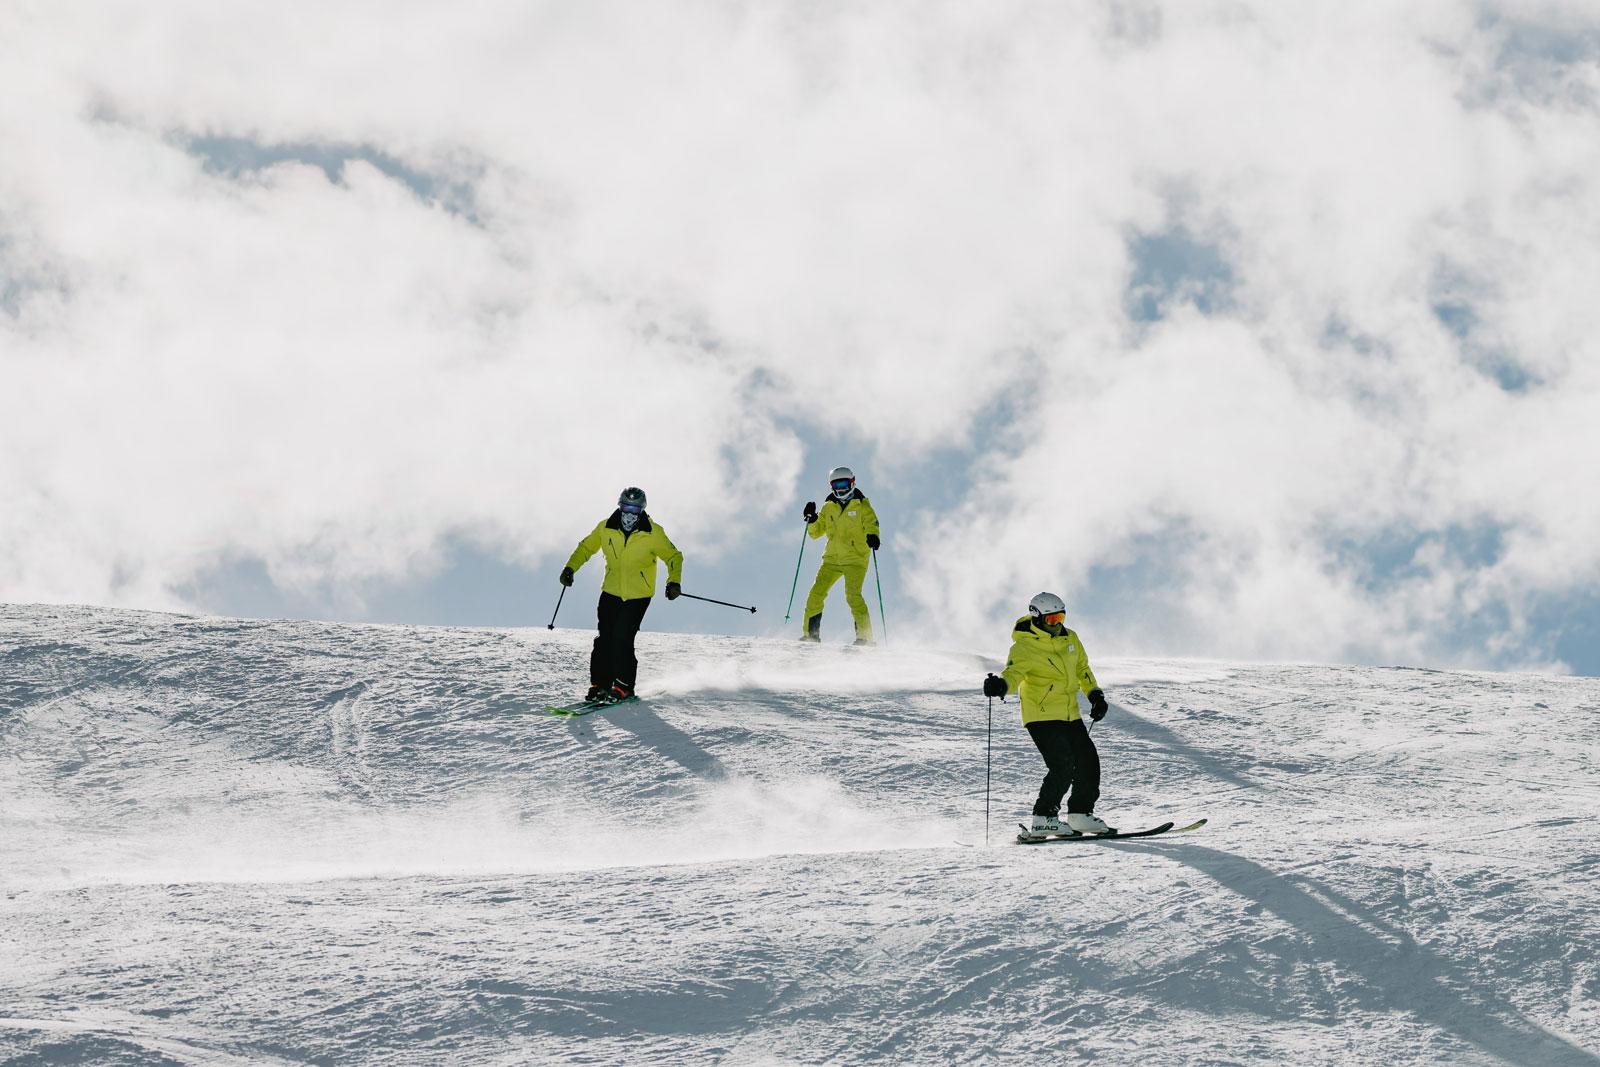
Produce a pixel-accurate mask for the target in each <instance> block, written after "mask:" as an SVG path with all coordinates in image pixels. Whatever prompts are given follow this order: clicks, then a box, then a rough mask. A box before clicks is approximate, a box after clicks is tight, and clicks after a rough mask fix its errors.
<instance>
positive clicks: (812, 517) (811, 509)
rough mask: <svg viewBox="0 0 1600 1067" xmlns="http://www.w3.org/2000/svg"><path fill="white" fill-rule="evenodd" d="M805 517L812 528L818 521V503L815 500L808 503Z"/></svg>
mask: <svg viewBox="0 0 1600 1067" xmlns="http://www.w3.org/2000/svg"><path fill="white" fill-rule="evenodd" d="M805 515H806V525H807V526H810V525H811V524H812V523H814V522H816V521H817V502H816V501H815V500H807V501H806V512H805Z"/></svg>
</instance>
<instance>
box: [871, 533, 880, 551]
mask: <svg viewBox="0 0 1600 1067" xmlns="http://www.w3.org/2000/svg"><path fill="white" fill-rule="evenodd" d="M881 544H883V542H882V541H880V540H878V535H877V534H867V547H868V548H870V549H872V551H874V552H876V551H878V546H879V545H881Z"/></svg>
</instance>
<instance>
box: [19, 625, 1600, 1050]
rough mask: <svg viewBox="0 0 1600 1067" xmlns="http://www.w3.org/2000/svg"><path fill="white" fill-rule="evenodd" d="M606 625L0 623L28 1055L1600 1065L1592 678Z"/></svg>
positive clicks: (1597, 714) (1599, 880) (1598, 750)
mask: <svg viewBox="0 0 1600 1067" xmlns="http://www.w3.org/2000/svg"><path fill="white" fill-rule="evenodd" d="M1004 637H1005V635H1004V634H1000V635H997V639H996V645H995V648H994V649H992V650H990V651H992V652H993V654H994V655H996V656H998V655H1001V654H1003V652H1004V645H1005V641H1004ZM589 641H590V635H589V634H587V633H584V632H581V631H570V630H558V631H555V632H553V633H552V632H549V631H546V630H543V629H540V630H528V631H500V630H466V629H436V628H412V627H381V626H348V625H335V624H325V623H310V622H245V621H232V620H223V619H202V618H187V617H182V616H171V615H154V614H143V613H135V612H121V611H111V610H103V609H88V608H57V607H28V606H22V607H18V606H10V607H0V1062H3V1063H6V1064H30V1063H67V1062H71V1063H80V1062H81V1063H111V1064H171V1063H179V1064H191V1063H192V1064H233V1063H284V1064H301V1063H319V1064H322V1063H326V1064H334V1063H337V1064H389V1063H396V1062H406V1063H485V1064H502V1063H503V1064H514V1063H526V1062H572V1063H622V1062H626V1063H646V1062H659V1063H682V1062H694V1063H729V1064H733V1063H846V1062H859V1061H864V1060H872V1059H883V1060H887V1061H892V1062H911V1063H947V1062H960V1063H968V1062H972V1063H978V1062H995V1061H1002V1062H1003V1061H1015V1062H1038V1063H1045V1062H1048V1063H1066V1062H1075V1061H1079V1060H1085V1061H1086V1060H1094V1061H1097V1062H1105V1063H1138V1064H1149V1063H1237V1062H1252V1061H1260V1062H1272V1063H1278V1062H1294V1063H1373V1064H1378V1063H1383V1064H1389V1063H1465V1064H1474V1063H1483V1064H1489V1063H1513V1064H1541V1065H1542V1064H1600V1055H1597V1051H1600V944H1597V930H1600V920H1597V918H1596V917H1597V915H1600V843H1597V842H1600V836H1597V834H1596V832H1595V831H1596V818H1597V816H1600V777H1597V774H1596V772H1597V770H1600V681H1597V680H1595V679H1572V678H1559V677H1543V676H1527V675H1505V674H1471V673H1445V672H1435V671H1420V670H1407V669H1380V668H1350V667H1318V666H1297V665H1267V666H1242V665H1231V664H1221V663H1196V662H1189V661H1148V660H1140V661H1134V660H1117V659H1112V658H1102V659H1101V660H1098V661H1097V663H1096V667H1097V669H1098V672H1099V675H1100V678H1101V680H1102V682H1103V684H1104V685H1105V687H1106V689H1107V692H1108V693H1109V694H1110V696H1111V700H1112V713H1111V716H1110V717H1108V718H1107V719H1106V720H1105V721H1104V722H1103V723H1101V724H1100V725H1098V726H1097V727H1096V729H1095V733H1094V737H1095V741H1096V743H1097V744H1098V745H1099V747H1100V751H1101V757H1102V760H1103V762H1104V765H1105V782H1104V794H1103V799H1102V801H1101V805H1100V810H1101V811H1102V813H1104V814H1106V815H1107V816H1108V817H1109V818H1110V820H1111V821H1112V822H1113V823H1114V824H1116V825H1120V826H1123V827H1124V828H1128V829H1136V828H1139V827H1141V826H1144V825H1149V824H1151V823H1154V822H1157V821H1161V820H1162V819H1165V818H1173V819H1177V820H1179V821H1180V822H1186V821H1189V820H1190V819H1193V818H1197V817H1200V816H1202V815H1203V816H1207V817H1209V818H1210V820H1211V822H1210V825H1209V826H1207V827H1206V828H1205V829H1204V830H1202V831H1199V832H1197V833H1195V834H1192V835H1186V836H1184V837H1182V838H1168V839H1153V840H1148V841H1128V842H1123V843H1115V844H1113V843H1103V844H1081V845H1072V846H1069V847H1063V848H1018V847H1012V846H1011V845H1010V843H1009V842H1010V840H1011V838H1012V835H1013V833H1014V824H1015V823H1016V822H1017V821H1018V819H1019V818H1022V817H1024V813H1025V812H1026V811H1027V810H1028V806H1029V804H1031V801H1032V797H1033V793H1034V791H1035V789H1036V788H1037V784H1038V779H1039V777H1040V775H1041V774H1042V771H1043V768H1042V765H1041V764H1040V762H1039V760H1038V757H1037V755H1036V754H1035V753H1034V751H1033V748H1032V746H1031V744H1030V743H1029V742H1028V739H1027V735H1026V734H1025V733H1024V732H1023V731H1022V729H1021V727H1020V725H1019V724H1018V721H1017V718H1016V704H1015V702H1014V701H1012V702H1006V703H1004V704H1002V703H999V702H996V704H995V706H994V742H995V747H994V815H993V819H992V823H991V826H990V841H989V847H983V845H984V840H983V838H984V821H983V780H984V777H983V776H984V736H985V716H986V704H985V702H984V700H983V698H982V697H980V696H978V695H976V694H977V685H978V682H979V681H980V679H981V678H982V676H983V673H984V671H985V670H988V669H993V668H994V667H995V666H996V665H997V664H996V662H995V661H994V660H991V659H986V658H985V657H983V656H979V655H974V654H963V653H959V652H948V651H930V650H915V651H914V650H910V649H901V648H889V649H877V650H868V651H860V652H858V651H854V650H852V651H844V650H840V649H835V648H828V647H824V648H820V649H819V648H805V647H801V646H799V645H798V643H797V642H791V641H788V640H778V639H765V640H764V639H749V638H725V637H711V636H701V637H696V636H688V635H655V634H646V635H643V636H642V638H641V642H640V646H641V652H640V656H641V661H642V668H641V676H642V679H643V681H642V684H641V686H640V692H641V695H642V696H643V697H644V698H645V699H644V701H643V702H642V703H640V704H637V705H632V706H628V707H624V708H615V709H611V710H609V711H606V712H602V713H600V714H597V715H593V716H589V717H587V718H583V719H573V720H562V719H556V718H549V717H545V716H543V715H541V714H540V713H539V709H540V708H541V707H542V705H543V704H545V703H547V702H550V701H552V700H556V701H560V700H563V699H570V698H571V697H572V696H573V695H574V694H575V693H576V691H577V690H578V689H579V688H580V687H581V684H582V682H583V680H584V679H585V677H586V665H587V656H588V648H589Z"/></svg>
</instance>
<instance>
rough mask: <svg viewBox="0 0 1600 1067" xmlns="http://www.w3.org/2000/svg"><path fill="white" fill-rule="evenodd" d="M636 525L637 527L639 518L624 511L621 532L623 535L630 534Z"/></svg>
mask: <svg viewBox="0 0 1600 1067" xmlns="http://www.w3.org/2000/svg"><path fill="white" fill-rule="evenodd" d="M637 525H639V516H637V515H630V514H628V513H627V512H626V511H624V512H623V513H622V530H623V532H624V533H631V532H632V531H633V528H634V527H635V526H637Z"/></svg>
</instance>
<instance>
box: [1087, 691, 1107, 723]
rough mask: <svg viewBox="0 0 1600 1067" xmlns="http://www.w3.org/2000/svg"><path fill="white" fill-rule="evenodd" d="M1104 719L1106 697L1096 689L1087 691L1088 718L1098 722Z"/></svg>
mask: <svg viewBox="0 0 1600 1067" xmlns="http://www.w3.org/2000/svg"><path fill="white" fill-rule="evenodd" d="M1105 717H1106V695H1105V693H1103V692H1101V691H1100V690H1098V689H1091V690H1089V718H1091V719H1093V720H1094V721H1095V722H1099V721H1100V720H1101V719H1103V718H1105Z"/></svg>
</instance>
